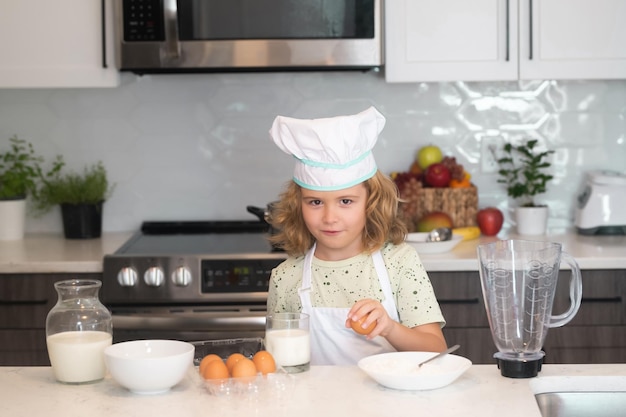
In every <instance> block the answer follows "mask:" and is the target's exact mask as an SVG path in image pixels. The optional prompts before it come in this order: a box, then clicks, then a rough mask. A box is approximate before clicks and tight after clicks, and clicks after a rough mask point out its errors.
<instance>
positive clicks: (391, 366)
mask: <svg viewBox="0 0 626 417" xmlns="http://www.w3.org/2000/svg"><path fill="white" fill-rule="evenodd" d="M435 355H436V353H434V352H392V353H381V354H379V355H373V356H368V357H366V358H363V359H361V360H360V361H359V363H358V365H359V368H361V370H363V372H365V373H366V374H368V375H369V376H370V377H371V378H372V379H374V380H375V381H376V382H378V383H379V384H381V385H383V386H385V387H387V388H393V389H397V390H431V389H437V388H442V387H445V386H446V385H450V384H451V383H452V382H454V381H455V380H456V379H457V378H458V377H460V376H461V375H462V374H463V373H464V372H465V371H467V370H468V369H469V368H470V366H472V361H470V360H469V359H467V358H464V357H462V356H458V355H445V356H443V357H441V358H439V359H436V360H434V361H432V362H429V363H427V364H424V365H423V366H422V367H421V368H417V364H419V363H420V362H422V361H425V360H426V359H428V358H431V357H433V356H435Z"/></svg>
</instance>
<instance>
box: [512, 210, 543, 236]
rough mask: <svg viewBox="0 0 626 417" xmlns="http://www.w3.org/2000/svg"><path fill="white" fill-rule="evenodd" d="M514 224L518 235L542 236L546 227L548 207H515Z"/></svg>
mask: <svg viewBox="0 0 626 417" xmlns="http://www.w3.org/2000/svg"><path fill="white" fill-rule="evenodd" d="M515 224H516V227H517V233H519V234H520V235H530V236H532V235H544V234H545V233H546V229H547V227H548V206H542V207H516V208H515Z"/></svg>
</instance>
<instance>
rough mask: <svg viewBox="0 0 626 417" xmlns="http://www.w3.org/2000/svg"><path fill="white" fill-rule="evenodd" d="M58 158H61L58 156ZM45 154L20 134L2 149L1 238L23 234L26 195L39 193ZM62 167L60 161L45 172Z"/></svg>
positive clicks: (0, 163) (52, 172) (10, 238)
mask: <svg viewBox="0 0 626 417" xmlns="http://www.w3.org/2000/svg"><path fill="white" fill-rule="evenodd" d="M57 158H58V157H57ZM43 162H44V159H43V157H41V156H37V155H36V154H35V150H34V147H33V145H32V144H31V143H30V142H27V141H25V140H23V139H19V138H18V137H17V136H13V137H11V138H10V139H9V149H7V150H5V151H3V152H0V240H19V239H22V238H23V237H24V222H25V218H26V197H27V196H28V195H32V194H33V193H36V190H37V185H38V183H39V180H40V179H41V178H42V177H43V176H44V174H43V172H42V168H41V166H42V164H43ZM60 169H61V165H60V163H59V160H58V159H57V161H56V162H55V164H54V165H53V168H52V169H51V170H50V172H48V173H47V174H45V175H54V173H55V172H57V171H58V170H60Z"/></svg>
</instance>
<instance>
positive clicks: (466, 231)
mask: <svg viewBox="0 0 626 417" xmlns="http://www.w3.org/2000/svg"><path fill="white" fill-rule="evenodd" d="M452 233H453V234H455V235H461V236H463V240H472V239H476V238H477V237H478V236H480V229H479V228H478V227H476V226H468V227H455V228H454V229H452Z"/></svg>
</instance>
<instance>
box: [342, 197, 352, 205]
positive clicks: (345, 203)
mask: <svg viewBox="0 0 626 417" xmlns="http://www.w3.org/2000/svg"><path fill="white" fill-rule="evenodd" d="M341 204H343V205H344V206H347V205H350V204H352V200H350V199H349V198H342V199H341Z"/></svg>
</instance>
